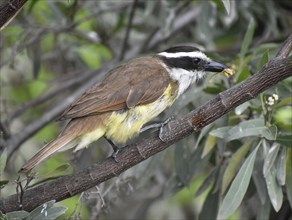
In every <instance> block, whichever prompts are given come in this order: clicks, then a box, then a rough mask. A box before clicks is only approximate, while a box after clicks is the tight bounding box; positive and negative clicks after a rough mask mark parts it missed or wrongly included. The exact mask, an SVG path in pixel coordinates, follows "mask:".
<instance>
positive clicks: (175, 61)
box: [159, 56, 205, 70]
mask: <svg viewBox="0 0 292 220" xmlns="http://www.w3.org/2000/svg"><path fill="white" fill-rule="evenodd" d="M159 58H160V59H161V60H162V61H163V62H164V63H165V64H166V65H167V66H168V67H169V68H181V69H185V70H201V69H202V66H203V65H204V63H205V61H204V60H202V59H200V58H197V57H195V58H193V57H188V56H185V57H164V56H159Z"/></svg>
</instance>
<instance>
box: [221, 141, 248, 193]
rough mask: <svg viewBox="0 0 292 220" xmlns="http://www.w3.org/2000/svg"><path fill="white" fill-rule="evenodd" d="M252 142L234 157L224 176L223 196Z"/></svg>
mask: <svg viewBox="0 0 292 220" xmlns="http://www.w3.org/2000/svg"><path fill="white" fill-rule="evenodd" d="M250 145H251V142H250V141H249V142H246V143H245V144H243V145H242V146H241V147H239V148H238V150H237V151H236V152H235V154H233V155H232V157H231V159H230V161H229V163H228V166H227V168H226V170H225V172H224V175H223V181H222V194H224V193H225V191H226V189H227V187H228V186H229V184H230V182H231V180H232V179H233V177H234V176H235V174H236V173H237V171H238V169H239V166H240V164H241V163H242V160H243V159H244V157H245V155H246V154H247V152H248V150H249V148H250Z"/></svg>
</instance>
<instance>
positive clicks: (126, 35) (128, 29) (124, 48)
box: [118, 0, 138, 60]
mask: <svg viewBox="0 0 292 220" xmlns="http://www.w3.org/2000/svg"><path fill="white" fill-rule="evenodd" d="M137 5H138V0H134V2H133V4H132V7H131V11H130V15H129V20H128V24H127V28H126V34H125V37H124V41H123V44H122V49H121V53H120V55H119V58H118V60H123V59H124V56H125V54H126V51H127V46H128V40H129V36H130V32H131V29H132V25H133V20H134V15H135V11H136V7H137Z"/></svg>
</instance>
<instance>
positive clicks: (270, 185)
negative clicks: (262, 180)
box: [266, 167, 283, 212]
mask: <svg viewBox="0 0 292 220" xmlns="http://www.w3.org/2000/svg"><path fill="white" fill-rule="evenodd" d="M266 183H267V189H268V194H269V197H270V200H271V203H272V205H273V207H274V209H275V211H276V212H278V211H279V210H280V208H281V206H282V203H283V192H282V188H281V186H280V185H279V184H278V183H277V180H276V169H275V167H272V168H271V170H270V172H269V173H268V174H267V177H266Z"/></svg>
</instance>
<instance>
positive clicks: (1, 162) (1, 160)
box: [0, 148, 7, 177]
mask: <svg viewBox="0 0 292 220" xmlns="http://www.w3.org/2000/svg"><path fill="white" fill-rule="evenodd" d="M6 161H7V149H6V148H4V150H3V152H2V154H1V156H0V177H1V176H2V174H3V172H4V169H5V166H6Z"/></svg>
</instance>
